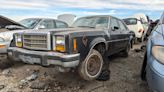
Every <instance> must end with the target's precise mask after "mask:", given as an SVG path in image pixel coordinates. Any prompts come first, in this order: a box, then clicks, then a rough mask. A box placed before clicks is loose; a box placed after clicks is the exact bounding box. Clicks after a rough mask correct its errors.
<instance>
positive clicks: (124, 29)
mask: <svg viewBox="0 0 164 92" xmlns="http://www.w3.org/2000/svg"><path fill="white" fill-rule="evenodd" d="M118 23H119V25H120V29H121V30H122V31H126V30H127V29H126V27H125V25H124V24H123V23H122V22H121V21H119V22H118Z"/></svg>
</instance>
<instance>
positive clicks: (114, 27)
mask: <svg viewBox="0 0 164 92" xmlns="http://www.w3.org/2000/svg"><path fill="white" fill-rule="evenodd" d="M111 28H112V30H118V29H119V25H118V21H117V19H114V18H111Z"/></svg>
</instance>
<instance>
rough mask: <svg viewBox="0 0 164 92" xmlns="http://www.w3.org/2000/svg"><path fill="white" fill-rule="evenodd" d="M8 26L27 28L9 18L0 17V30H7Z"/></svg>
mask: <svg viewBox="0 0 164 92" xmlns="http://www.w3.org/2000/svg"><path fill="white" fill-rule="evenodd" d="M8 25H17V26H21V27H25V26H23V25H21V24H20V23H17V22H15V21H13V20H11V19H9V18H6V17H4V16H1V15H0V28H5V27H6V26H8Z"/></svg>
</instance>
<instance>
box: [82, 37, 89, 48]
mask: <svg viewBox="0 0 164 92" xmlns="http://www.w3.org/2000/svg"><path fill="white" fill-rule="evenodd" d="M82 42H83V44H84V46H85V47H86V46H87V43H88V39H87V37H86V36H83V38H82Z"/></svg>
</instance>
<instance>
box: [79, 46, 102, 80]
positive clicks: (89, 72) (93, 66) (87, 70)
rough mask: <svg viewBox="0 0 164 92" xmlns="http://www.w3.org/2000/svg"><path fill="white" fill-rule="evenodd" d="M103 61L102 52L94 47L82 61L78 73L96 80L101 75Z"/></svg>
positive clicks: (84, 77)
mask: <svg viewBox="0 0 164 92" xmlns="http://www.w3.org/2000/svg"><path fill="white" fill-rule="evenodd" d="M103 63H104V62H103V58H102V56H101V54H100V53H99V52H98V51H97V50H95V49H93V50H92V51H91V53H89V54H88V56H87V57H86V58H85V60H84V61H83V62H81V63H80V65H79V67H78V73H79V75H80V76H81V77H82V78H83V79H84V80H87V81H90V80H94V79H96V78H98V76H99V75H100V73H101V71H102V68H103Z"/></svg>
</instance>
